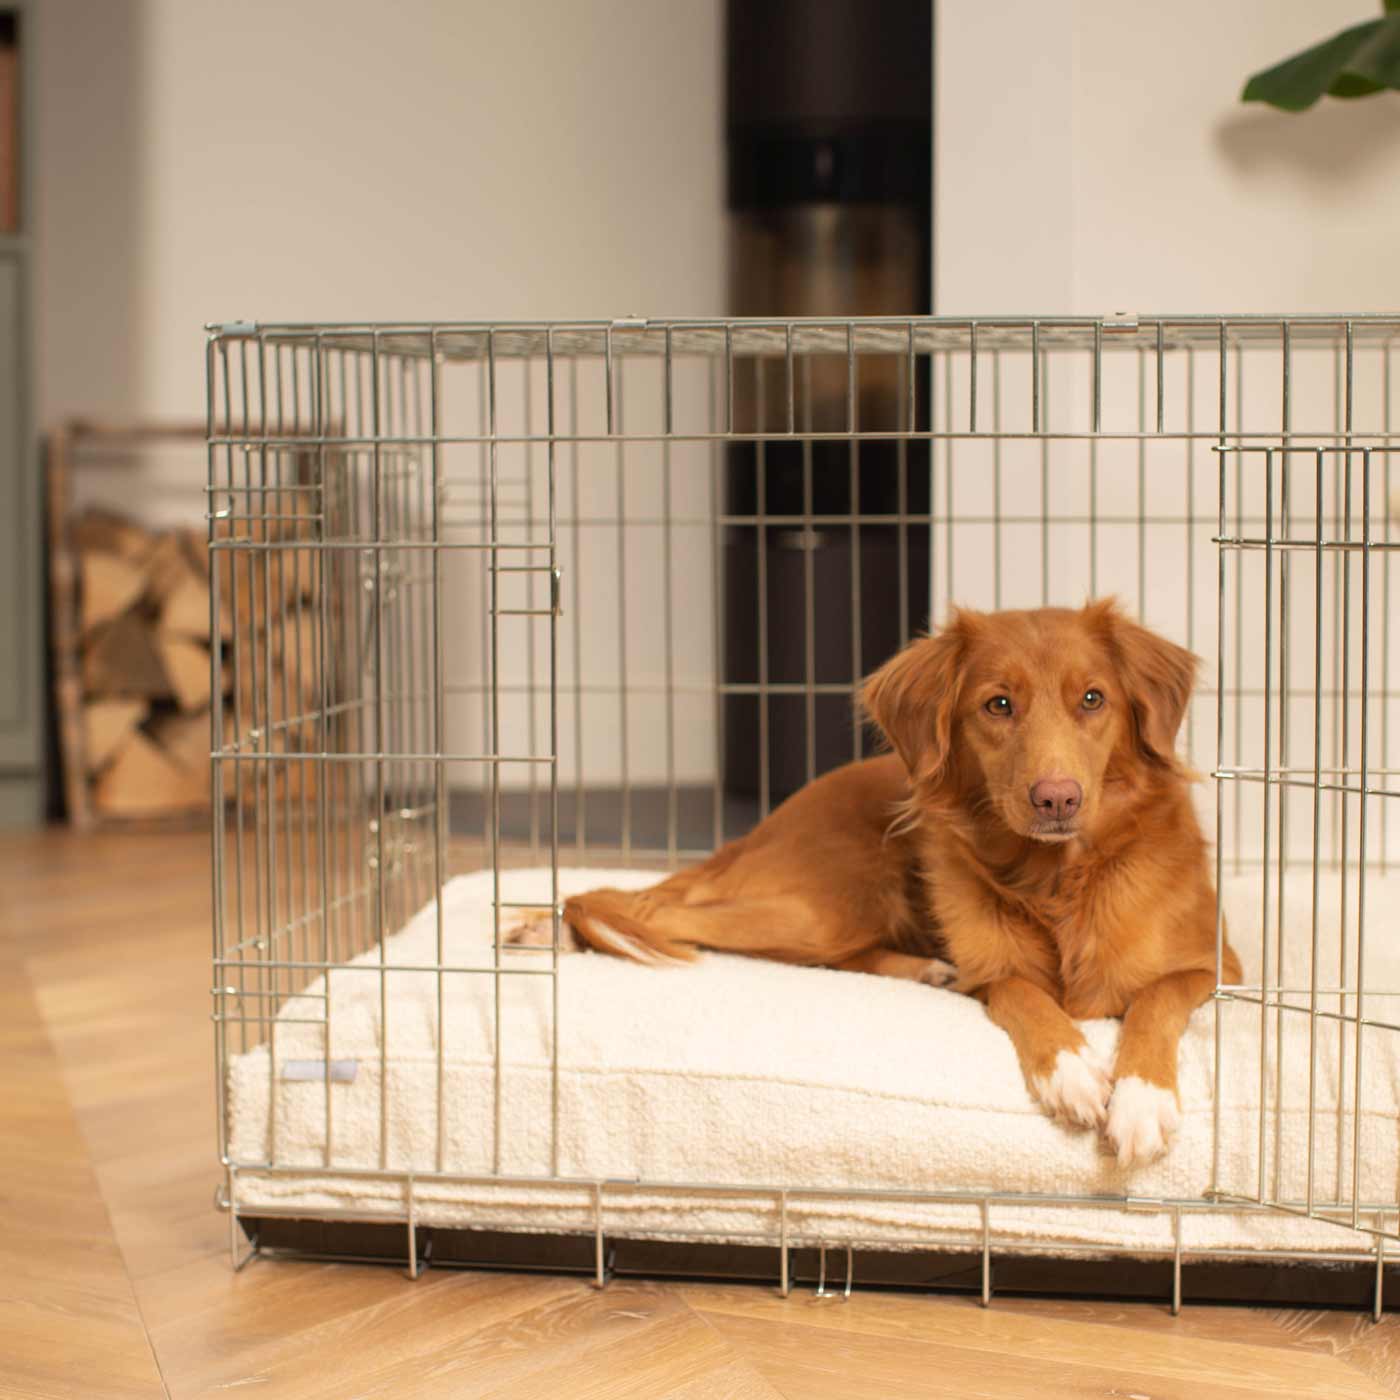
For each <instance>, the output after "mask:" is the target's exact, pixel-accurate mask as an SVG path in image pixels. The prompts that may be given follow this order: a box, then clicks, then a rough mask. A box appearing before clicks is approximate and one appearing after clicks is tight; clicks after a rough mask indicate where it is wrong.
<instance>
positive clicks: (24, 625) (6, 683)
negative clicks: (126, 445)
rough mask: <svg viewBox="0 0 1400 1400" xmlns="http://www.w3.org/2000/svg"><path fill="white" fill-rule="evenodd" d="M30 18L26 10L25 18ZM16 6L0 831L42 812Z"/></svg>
mask: <svg viewBox="0 0 1400 1400" xmlns="http://www.w3.org/2000/svg"><path fill="white" fill-rule="evenodd" d="M31 13H32V12H31ZM27 34H28V30H27V28H26V14H25V10H24V8H23V7H22V6H20V5H17V4H14V3H6V0H0V186H2V187H0V826H13V825H16V824H21V825H23V824H30V823H34V822H37V821H39V820H40V819H41V817H42V815H43V806H44V778H43V760H44V706H43V696H44V684H43V655H44V652H43V632H44V590H43V586H42V569H43V557H42V544H41V539H42V535H41V521H40V514H39V489H38V473H39V462H38V452H37V448H36V433H35V426H34V421H33V414H32V412H31V408H30V403H31V387H30V385H31V375H30V363H31V359H30V344H31V341H30V333H29V332H30V317H29V308H28V302H29V285H30V238H29V208H30V205H31V202H32V201H30V200H29V199H28V198H27V197H26V195H27V187H28V185H29V179H28V174H29V172H28V170H27V168H26V163H25V159H24V156H25V152H26V150H28V149H32V142H31V141H30V140H29V137H30V134H31V133H30V131H29V122H28V120H27V117H28V113H29V111H30V110H32V104H29V103H27V102H24V100H23V94H24V93H25V90H26V84H25V83H24V81H23V76H24V66H25V65H24V56H25V42H26V38H27Z"/></svg>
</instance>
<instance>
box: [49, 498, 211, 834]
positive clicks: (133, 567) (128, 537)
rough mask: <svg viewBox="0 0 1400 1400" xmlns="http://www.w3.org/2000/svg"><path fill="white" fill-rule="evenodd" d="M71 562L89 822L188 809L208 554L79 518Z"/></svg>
mask: <svg viewBox="0 0 1400 1400" xmlns="http://www.w3.org/2000/svg"><path fill="white" fill-rule="evenodd" d="M72 538H73V544H74V548H75V553H76V558H77V564H78V632H79V639H80V648H81V658H82V659H81V676H82V738H83V743H82V750H83V756H82V761H83V768H84V777H85V779H86V781H87V784H88V795H89V798H90V801H91V804H92V807H93V809H94V811H95V812H96V813H97V814H99V815H100V816H122V817H135V816H141V817H150V816H164V815H167V814H176V813H180V812H189V811H197V810H199V809H200V808H203V807H205V806H206V805H207V804H208V801H209V785H210V784H209V749H210V742H209V740H210V729H209V723H210V721H209V701H210V683H211V682H210V676H211V668H210V658H209V641H210V616H209V565H208V548H207V545H206V544H205V542H204V540H203V539H202V538H201V537H200V535H199V534H198V533H197V532H196V531H195V530H193V529H185V530H171V531H166V532H164V533H160V534H155V533H152V532H151V531H149V530H146V529H144V528H143V527H142V526H140V525H138V524H136V523H135V522H134V521H131V520H127V519H125V518H123V517H121V516H117V515H113V514H109V513H106V512H99V511H88V512H86V513H84V514H83V515H81V516H80V517H78V519H77V520H76V521H75V522H74V524H73V535H72Z"/></svg>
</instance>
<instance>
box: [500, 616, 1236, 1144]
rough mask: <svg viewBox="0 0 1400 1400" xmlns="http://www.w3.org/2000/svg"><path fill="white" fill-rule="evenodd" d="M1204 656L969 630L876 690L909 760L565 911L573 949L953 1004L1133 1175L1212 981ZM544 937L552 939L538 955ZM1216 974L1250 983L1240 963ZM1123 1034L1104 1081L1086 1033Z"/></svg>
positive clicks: (1099, 620)
mask: <svg viewBox="0 0 1400 1400" xmlns="http://www.w3.org/2000/svg"><path fill="white" fill-rule="evenodd" d="M1196 666H1197V662H1196V658H1195V657H1194V656H1192V655H1191V653H1190V652H1188V651H1185V650H1183V649H1182V648H1181V647H1178V646H1176V645H1174V644H1173V643H1171V642H1169V641H1167V640H1165V639H1164V638H1162V637H1159V636H1157V635H1155V634H1154V633H1152V632H1150V631H1149V630H1148V629H1146V628H1145V627H1142V626H1140V625H1139V624H1137V623H1136V622H1133V621H1132V620H1130V619H1129V618H1128V617H1127V616H1126V615H1125V614H1124V613H1123V612H1122V610H1121V609H1120V608H1119V607H1118V606H1117V605H1116V604H1115V603H1114V602H1113V601H1112V600H1109V601H1100V602H1092V603H1089V604H1088V605H1086V606H1085V607H1083V608H1082V609H1078V610H1071V609H1063V608H1041V609H1036V610H1033V611H1023V612H997V613H979V612H972V611H967V610H957V611H955V612H954V613H953V615H952V618H951V619H950V621H949V622H948V624H947V625H946V626H945V627H943V628H942V629H941V630H940V631H938V632H937V633H936V634H932V635H928V636H923V637H920V638H918V639H916V640H915V641H913V642H911V643H910V644H909V645H908V646H906V647H905V648H904V649H903V650H902V651H900V652H899V653H898V654H897V655H896V656H894V657H893V658H892V659H891V660H890V661H888V662H887V663H886V664H885V665H884V666H882V667H881V668H880V669H879V670H878V671H876V672H875V673H874V674H873V675H872V676H870V677H869V678H868V680H867V681H866V682H865V685H864V689H863V692H862V701H863V704H864V707H865V711H866V713H867V714H868V715H869V717H870V718H871V719H872V720H873V722H874V723H875V725H876V726H877V727H878V728H879V730H880V731H881V733H882V734H883V735H884V737H885V738H886V739H887V740H888V742H889V745H890V748H891V749H892V752H890V753H887V754H882V755H881V756H879V757H875V758H868V759H864V760H860V761H857V762H854V763H849V764H847V765H846V766H844V767H842V768H838V769H835V770H833V771H832V772H829V773H827V774H825V775H823V776H822V777H819V778H817V779H816V780H815V781H813V782H811V783H809V784H808V785H807V786H806V787H804V788H803V789H801V790H800V791H799V792H797V793H796V794H794V795H793V796H792V797H790V798H789V799H788V800H787V801H786V802H784V803H783V804H782V805H781V806H779V807H778V808H777V809H776V810H774V811H773V812H772V813H771V814H770V815H769V816H768V817H767V818H766V819H765V820H764V821H763V822H761V823H760V824H759V825H758V826H757V827H756V828H754V830H753V831H751V832H750V833H749V834H748V835H746V836H743V837H741V838H739V839H738V840H735V841H731V842H729V843H728V844H727V845H725V846H724V847H722V848H721V849H720V850H719V851H717V852H716V853H715V854H714V855H713V856H711V857H710V858H709V859H708V860H706V861H705V862H704V863H702V864H700V865H697V866H694V867H692V868H690V869H687V870H683V871H681V872H680V873H679V874H676V875H673V876H671V877H670V878H669V879H667V880H665V881H663V882H662V883H660V884H658V885H656V886H654V887H652V888H651V889H647V890H642V891H639V892H631V891H622V890H614V889H597V890H593V891H591V892H589V893H587V894H582V895H576V896H574V897H573V898H571V899H569V900H567V901H566V902H565V904H564V908H563V923H564V924H565V925H566V926H567V928H568V930H570V931H571V932H572V934H573V935H574V936H575V937H576V938H577V940H578V941H579V942H580V943H581V944H583V945H587V946H589V947H592V948H595V949H598V950H600V951H604V952H608V953H613V954H617V955H621V956H624V957H629V958H634V959H636V960H638V961H641V962H651V963H669V962H683V961H685V960H687V959H690V958H693V957H694V956H695V954H696V950H697V949H700V948H710V949H718V950H722V951H724V952H729V953H743V954H748V955H750V956H754V957H764V958H774V959H778V960H780V961H783V962H790V963H801V964H807V965H811V966H819V967H831V968H841V969H847V970H851V971H856V972H866V973H874V974H877V975H881V976H887V977H902V978H908V979H912V980H914V981H918V982H924V983H927V984H929V985H931V986H951V987H952V988H953V989H954V990H956V991H959V992H963V993H966V994H968V995H970V996H973V997H976V998H978V999H980V1000H981V1001H982V1002H983V1004H984V1005H985V1006H986V1009H987V1014H988V1015H989V1016H990V1017H991V1019H992V1020H993V1021H994V1022H995V1023H996V1024H997V1025H999V1026H1000V1027H1001V1028H1002V1029H1003V1030H1005V1031H1006V1033H1007V1034H1008V1035H1009V1036H1010V1037H1011V1040H1012V1043H1013V1044H1014V1046H1015V1048H1016V1053H1017V1056H1018V1057H1019V1060H1020V1064H1021V1068H1022V1071H1023V1073H1024V1075H1025V1078H1026V1083H1027V1085H1028V1087H1029V1089H1030V1092H1031V1094H1032V1095H1033V1097H1035V1098H1036V1099H1037V1100H1038V1101H1039V1102H1040V1104H1041V1105H1042V1107H1043V1108H1044V1109H1045V1110H1046V1111H1047V1112H1048V1113H1050V1114H1051V1115H1052V1116H1054V1117H1056V1118H1058V1119H1060V1120H1061V1121H1062V1122H1064V1123H1066V1124H1067V1125H1070V1126H1073V1127H1080V1128H1092V1129H1097V1130H1100V1131H1101V1132H1102V1134H1103V1137H1104V1140H1105V1143H1106V1146H1107V1149H1108V1150H1109V1151H1110V1152H1112V1153H1113V1154H1115V1155H1116V1157H1117V1159H1118V1162H1119V1164H1120V1165H1121V1166H1122V1167H1125V1168H1129V1167H1134V1166H1137V1165H1139V1164H1141V1163H1144V1162H1147V1161H1150V1160H1152V1159H1153V1158H1155V1157H1157V1156H1158V1155H1160V1154H1161V1153H1162V1152H1164V1151H1165V1150H1166V1147H1167V1144H1168V1141H1169V1139H1170V1137H1171V1135H1172V1133H1173V1132H1174V1131H1175V1129H1176V1127H1177V1125H1178V1122H1179V1100H1178V1097H1177V1075H1176V1065H1177V1049H1178V1044H1179V1042H1180V1039H1181V1035H1182V1032H1183V1031H1184V1029H1185V1027H1186V1023H1187V1020H1188V1018H1189V1017H1190V1015H1191V1012H1192V1011H1193V1010H1194V1009H1195V1008H1196V1007H1197V1006H1199V1005H1200V1004H1201V1003H1202V1002H1204V1001H1205V1000H1206V999H1207V998H1208V997H1209V996H1210V994H1211V992H1212V990H1213V988H1214V986H1215V980H1216V900H1215V891H1214V888H1213V884H1212V880H1211V875H1210V858H1209V853H1208V848H1207V844H1206V841H1205V838H1204V836H1203V835H1202V833H1201V830H1200V826H1199V823H1198V821H1197V819H1196V815H1195V811H1194V809H1193V806H1192V803H1191V796H1190V782H1191V780H1192V775H1191V774H1190V773H1188V772H1187V771H1186V770H1185V769H1184V768H1183V767H1182V765H1181V764H1180V762H1179V761H1178V759H1177V757H1176V753H1175V741H1176V735H1177V731H1178V730H1179V728H1180V726H1181V722H1182V718H1183V716H1184V714H1185V711H1186V706H1187V702H1188V701H1189V699H1190V696H1191V691H1192V688H1193V685H1194V682H1195V677H1196ZM542 935H543V937H545V938H548V937H552V932H551V930H550V921H549V920H544V921H542V924H541V922H540V921H537V922H536V924H535V927H534V930H533V935H532V933H531V931H530V930H526V931H525V932H524V933H523V934H522V935H520V938H521V941H539V940H540V938H541V936H542ZM1222 968H1223V971H1224V973H1225V974H1226V976H1227V977H1228V978H1229V979H1230V980H1231V981H1238V980H1239V978H1240V967H1239V962H1238V960H1237V958H1236V957H1235V954H1234V952H1233V950H1231V948H1230V947H1229V945H1228V943H1226V944H1225V945H1224V949H1223V957H1222ZM1103 1016H1113V1017H1121V1018H1122V1021H1123V1026H1122V1032H1121V1035H1120V1037H1119V1043H1118V1050H1117V1057H1116V1060H1115V1061H1114V1062H1113V1063H1112V1064H1111V1065H1110V1064H1109V1063H1107V1062H1106V1061H1104V1060H1103V1059H1101V1057H1100V1056H1099V1055H1097V1054H1096V1053H1095V1052H1094V1051H1093V1049H1092V1048H1091V1047H1090V1046H1089V1045H1088V1043H1087V1042H1086V1040H1085V1038H1084V1035H1083V1033H1082V1032H1081V1031H1080V1029H1079V1027H1078V1026H1077V1025H1076V1024H1075V1022H1076V1021H1078V1020H1086V1019H1090V1018H1095V1017H1103Z"/></svg>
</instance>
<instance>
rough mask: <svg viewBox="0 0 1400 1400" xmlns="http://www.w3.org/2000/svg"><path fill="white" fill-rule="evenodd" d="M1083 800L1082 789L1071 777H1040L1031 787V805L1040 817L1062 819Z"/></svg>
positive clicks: (1069, 815)
mask: <svg viewBox="0 0 1400 1400" xmlns="http://www.w3.org/2000/svg"><path fill="white" fill-rule="evenodd" d="M1083 800H1084V789H1083V788H1081V787H1080V786H1079V784H1078V783H1076V782H1075V781H1074V779H1073V778H1042V779H1041V780H1040V781H1039V782H1038V783H1036V784H1035V786H1034V787H1032V788H1031V806H1032V807H1034V808H1035V810H1036V811H1037V813H1039V815H1040V816H1042V817H1050V818H1053V819H1054V820H1055V821H1064V819H1065V818H1066V817H1072V816H1073V815H1074V814H1075V813H1076V812H1077V811H1078V810H1079V804H1080V803H1081V802H1082V801H1083Z"/></svg>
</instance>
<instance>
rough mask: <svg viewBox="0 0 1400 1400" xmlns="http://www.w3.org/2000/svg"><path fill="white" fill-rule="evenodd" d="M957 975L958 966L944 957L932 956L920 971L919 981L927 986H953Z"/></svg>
mask: <svg viewBox="0 0 1400 1400" xmlns="http://www.w3.org/2000/svg"><path fill="white" fill-rule="evenodd" d="M957 977H958V970H957V968H955V967H954V966H953V964H952V963H950V962H944V961H943V959H942V958H930V959H929V960H928V961H927V962H926V963H925V964H924V966H923V970H922V971H921V972H920V973H919V981H920V982H922V983H923V984H924V986H926V987H951V986H952V985H953V983H954V982H955V981H957Z"/></svg>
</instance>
